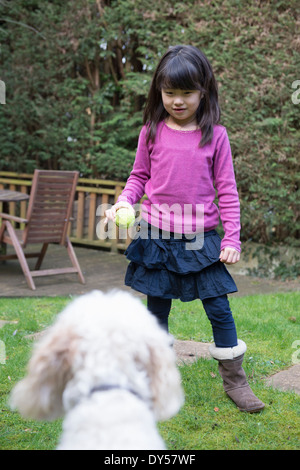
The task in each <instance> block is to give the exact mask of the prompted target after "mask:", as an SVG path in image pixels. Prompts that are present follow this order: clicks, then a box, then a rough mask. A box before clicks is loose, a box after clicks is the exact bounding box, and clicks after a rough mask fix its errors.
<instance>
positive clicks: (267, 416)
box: [0, 292, 300, 450]
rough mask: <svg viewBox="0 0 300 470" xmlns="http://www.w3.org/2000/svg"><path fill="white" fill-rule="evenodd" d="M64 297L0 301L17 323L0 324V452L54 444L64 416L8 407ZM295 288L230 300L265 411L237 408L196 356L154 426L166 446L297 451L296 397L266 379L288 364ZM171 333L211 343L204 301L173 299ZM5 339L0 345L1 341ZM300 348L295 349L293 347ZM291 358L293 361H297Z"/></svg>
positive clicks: (296, 325) (297, 325)
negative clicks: (168, 410)
mask: <svg viewBox="0 0 300 470" xmlns="http://www.w3.org/2000/svg"><path fill="white" fill-rule="evenodd" d="M69 301H70V299H69V298H59V297H58V298H21V299H5V298H2V299H0V320H9V321H17V323H12V324H6V325H5V326H4V327H3V328H1V329H0V340H1V341H2V342H3V343H4V345H5V354H6V358H5V361H3V362H4V363H3V364H0V449H33V450H40V449H41V450H42V449H45V450H46V449H54V448H55V446H56V444H57V442H58V439H59V435H60V433H61V420H57V421H55V422H53V423H45V422H35V421H31V420H24V419H23V418H21V417H20V416H19V414H18V413H17V412H15V411H11V410H10V408H9V406H8V397H9V393H10V390H11V389H12V387H13V385H14V384H15V383H16V382H17V381H18V380H19V379H21V378H22V377H23V375H24V373H25V367H26V364H27V362H28V359H29V357H30V351H31V348H32V344H33V340H32V339H30V338H28V337H27V336H28V335H32V334H33V333H35V332H38V331H41V330H43V329H44V328H45V327H46V326H48V325H49V324H51V322H52V321H53V319H54V318H55V316H56V314H57V313H58V312H59V311H60V310H61V309H62V308H63V306H64V305H66V304H67V303H68V302H69ZM299 304H300V293H299V292H294V293H287V294H272V295H256V296H247V297H234V296H233V297H232V298H231V307H232V310H233V314H234V317H235V320H236V326H237V330H238V336H239V338H241V339H243V340H244V341H245V342H246V343H247V346H248V350H247V352H246V355H245V362H244V368H245V370H246V373H247V375H248V377H249V383H250V385H251V387H252V389H253V391H254V393H256V394H257V396H258V397H259V398H260V399H261V400H262V401H264V403H265V404H266V408H265V409H264V410H263V411H262V412H261V413H257V414H247V413H241V412H240V411H239V410H238V409H237V408H236V407H235V405H234V404H233V403H232V402H231V400H230V399H228V398H227V396H226V395H225V393H224V392H223V388H222V384H221V378H220V376H219V374H218V367H217V362H216V361H214V360H213V359H200V360H198V361H197V362H196V363H194V364H190V365H183V366H181V367H180V372H181V375H182V382H183V386H184V390H185V395H186V400H185V404H184V406H183V407H182V409H181V411H180V412H179V413H178V415H177V416H175V417H174V418H173V419H171V420H169V421H166V422H162V423H159V430H160V432H161V434H162V436H163V438H164V439H165V441H166V443H167V446H168V448H169V449H170V450H197V449H199V450H204V449H205V450H214V449H219V450H226V449H231V450H232V449H236V450H295V449H299V448H300V445H299V429H300V406H299V405H300V396H299V395H297V394H295V393H293V392H282V391H279V390H276V389H273V388H270V387H267V386H266V385H265V382H264V378H265V377H267V376H269V375H272V374H274V373H276V372H277V371H279V370H282V369H286V368H288V367H290V366H292V365H293V358H295V357H298V358H299V361H300V354H299V355H298V356H297V355H295V352H296V349H295V344H297V343H295V341H299V340H300V318H299ZM170 330H171V333H172V334H173V335H174V336H175V337H176V338H177V339H187V340H195V341H202V342H210V341H212V334H211V327H210V324H209V322H208V320H207V318H206V315H205V312H204V310H203V308H202V305H201V302H199V301H194V302H189V303H181V302H179V301H174V302H173V307H172V311H171V317H170ZM3 343H2V345H3ZM298 348H299V346H298ZM294 362H295V360H294Z"/></svg>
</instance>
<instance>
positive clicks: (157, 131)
mask: <svg viewBox="0 0 300 470" xmlns="http://www.w3.org/2000/svg"><path fill="white" fill-rule="evenodd" d="M219 120H220V108H219V104H218V91H217V84H216V81H215V78H214V75H213V71H212V68H211V65H210V63H209V62H208V60H207V58H206V57H205V55H204V54H203V53H202V52H201V51H200V50H199V49H197V48H196V47H193V46H182V45H179V46H175V47H172V48H170V49H169V50H168V51H167V52H166V54H165V55H164V56H163V57H162V59H161V60H160V62H159V64H158V67H157V69H156V71H155V74H154V77H153V80H152V84H151V88H150V92H149V96H148V100H147V103H146V107H145V111H144V126H143V128H142V130H141V133H140V136H139V142H138V148H137V153H136V159H135V162H134V166H133V170H132V172H131V174H130V177H129V179H128V181H127V183H126V186H125V188H124V190H123V192H122V194H121V196H120V197H119V199H118V202H117V204H115V205H114V206H113V207H112V208H111V209H110V210H108V211H107V212H106V216H107V220H108V219H110V220H115V216H116V211H117V210H118V209H120V207H128V208H130V210H132V211H133V210H134V209H133V207H132V206H133V205H134V204H135V203H137V201H139V200H140V199H141V198H142V196H143V195H144V194H145V193H146V195H147V199H146V200H145V201H144V202H143V204H142V221H141V224H140V230H141V231H140V233H138V234H137V237H135V239H134V240H133V241H132V242H131V244H130V245H129V247H128V249H127V251H126V255H127V257H128V259H129V260H130V261H131V263H130V264H129V266H128V269H127V273H126V277H125V284H126V285H128V286H131V287H132V288H133V289H135V290H138V291H140V292H143V293H144V294H146V295H147V306H148V309H149V310H150V311H151V312H152V313H153V314H154V315H155V316H156V317H157V319H158V321H159V322H160V323H161V325H162V326H163V327H164V328H166V329H168V316H169V312H170V309H171V303H172V299H174V298H179V299H181V300H182V301H184V302H187V301H191V300H194V299H198V298H199V299H201V301H202V303H203V306H204V309H205V312H206V314H207V316H208V318H209V320H210V322H211V325H212V330H213V337H214V343H213V345H212V346H211V348H210V352H211V355H212V356H213V357H214V358H215V359H216V360H218V362H219V372H220V374H221V376H222V378H223V386H224V389H225V391H226V392H227V394H228V395H229V396H230V398H231V399H232V400H233V401H234V402H235V403H236V405H237V406H238V407H239V409H240V410H242V411H249V412H255V411H259V410H261V409H262V408H263V407H264V404H263V403H262V402H261V401H260V400H259V399H258V398H257V397H256V396H255V395H254V394H253V392H252V391H251V389H250V387H249V385H248V383H247V380H246V374H245V372H244V370H243V368H242V362H243V357H244V353H245V351H246V345H245V343H244V342H243V341H241V340H238V339H237V334H236V328H235V323H234V319H233V316H232V313H231V310H230V306H229V302H228V298H227V294H229V293H232V292H236V291H237V288H236V285H235V283H234V281H233V279H232V277H231V276H230V274H229V272H228V271H227V269H226V267H225V264H234V263H236V262H238V261H239V258H240V239H239V236H240V206H239V198H238V192H237V188H236V182H235V176H234V170H233V163H232V157H231V150H230V144H229V140H228V136H227V132H226V129H225V128H224V127H223V126H221V125H219V124H218V123H219ZM215 190H217V194H218V205H219V210H218V208H217V206H216V205H215V204H214V200H215V195H216V193H215ZM201 209H202V210H201ZM219 211H220V217H221V221H222V224H223V228H224V237H223V239H222V241H221V239H220V237H219V235H218V234H217V232H216V230H215V229H216V227H217V225H218V223H219ZM147 235H148V236H147ZM200 235H201V236H200ZM192 237H194V238H192ZM199 240H200V245H199ZM195 242H197V243H195Z"/></svg>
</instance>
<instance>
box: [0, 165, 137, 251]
mask: <svg viewBox="0 0 300 470" xmlns="http://www.w3.org/2000/svg"><path fill="white" fill-rule="evenodd" d="M32 178H33V175H31V174H24V173H23V174H18V173H12V172H6V171H0V189H11V190H13V191H21V192H23V193H26V194H30V188H31V184H32ZM124 186H125V183H124V182H120V181H108V180H98V179H89V178H79V180H78V185H77V188H76V196H75V201H74V206H73V219H74V220H73V221H72V223H71V224H70V228H69V237H70V239H71V241H72V242H73V243H75V244H81V245H87V246H91V247H94V248H96V247H99V248H105V249H107V250H111V251H119V250H120V251H123V250H125V249H126V247H127V246H128V243H129V241H130V238H129V236H127V232H126V231H124V230H122V231H120V230H119V229H118V228H117V227H114V229H113V230H114V231H113V234H112V235H113V236H110V237H109V236H108V234H107V237H106V234H105V232H104V231H103V230H101V236H100V238H99V236H98V235H99V233H100V232H99V230H100V228H101V227H103V220H104V209H105V207H109V205H113V204H114V203H115V202H116V200H117V199H118V197H119V195H120V193H121V192H122V190H123V188H124ZM27 204H28V202H27V201H22V202H19V203H16V202H10V203H9V213H10V214H12V215H18V216H20V217H22V218H26V210H27ZM1 211H2V204H1V203H0V212H1ZM124 232H125V233H124Z"/></svg>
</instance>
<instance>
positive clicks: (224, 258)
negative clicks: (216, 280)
mask: <svg viewBox="0 0 300 470" xmlns="http://www.w3.org/2000/svg"><path fill="white" fill-rule="evenodd" d="M239 260H240V253H239V252H238V251H237V250H235V249H234V248H231V247H230V246H227V247H225V248H224V250H222V251H221V253H220V261H221V262H222V263H225V264H235V263H237V262H238V261H239Z"/></svg>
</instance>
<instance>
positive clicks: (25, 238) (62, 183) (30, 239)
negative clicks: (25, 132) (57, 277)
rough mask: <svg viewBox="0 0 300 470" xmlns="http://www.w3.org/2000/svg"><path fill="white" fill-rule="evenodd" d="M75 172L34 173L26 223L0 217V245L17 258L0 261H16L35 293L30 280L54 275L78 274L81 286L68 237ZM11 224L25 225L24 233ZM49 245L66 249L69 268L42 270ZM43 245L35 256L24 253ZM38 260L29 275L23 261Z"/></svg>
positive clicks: (78, 271) (76, 173) (75, 182)
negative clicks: (30, 246)
mask: <svg viewBox="0 0 300 470" xmlns="http://www.w3.org/2000/svg"><path fill="white" fill-rule="evenodd" d="M77 180H78V172H76V171H47V170H35V172H34V176H33V181H32V188H31V192H30V198H29V203H28V209H27V214H26V219H23V218H20V217H16V216H13V215H9V214H5V213H0V218H2V225H1V227H0V243H5V244H9V245H12V246H13V247H14V250H15V252H16V254H11V255H7V254H6V255H1V256H0V260H4V259H18V260H19V262H20V265H21V268H22V270H23V273H24V275H25V278H26V280H27V283H28V286H29V287H30V288H31V289H33V290H35V284H34V282H33V277H37V276H48V275H54V274H69V273H77V274H78V277H79V281H80V282H81V283H82V284H84V283H85V280H84V277H83V275H82V272H81V269H80V266H79V263H78V260H77V257H76V255H75V252H74V249H73V246H72V244H71V242H70V240H69V237H68V235H67V231H68V225H69V222H70V217H71V212H72V206H73V201H74V197H75V191H76V184H77ZM12 221H14V222H18V223H21V224H25V228H24V229H23V230H16V229H15V228H14V227H13V224H12ZM49 243H58V244H60V245H62V246H65V247H66V248H67V251H68V254H69V257H70V260H71V263H72V267H67V268H54V269H44V270H41V269H40V267H41V264H42V261H43V258H44V256H45V254H46V251H47V248H48V245H49ZM34 244H42V248H41V251H39V252H38V253H24V251H23V249H24V248H25V247H26V246H28V245H34ZM32 257H37V258H38V259H37V262H36V265H35V269H34V271H30V270H29V267H28V264H27V260H26V258H32Z"/></svg>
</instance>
